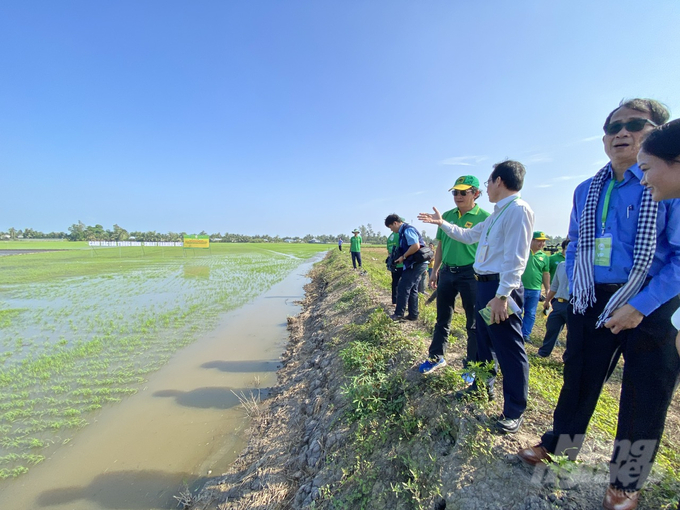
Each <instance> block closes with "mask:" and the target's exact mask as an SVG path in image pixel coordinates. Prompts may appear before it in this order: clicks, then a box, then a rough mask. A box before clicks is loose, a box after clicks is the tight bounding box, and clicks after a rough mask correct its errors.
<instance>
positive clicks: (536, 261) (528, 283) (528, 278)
mask: <svg viewBox="0 0 680 510" xmlns="http://www.w3.org/2000/svg"><path fill="white" fill-rule="evenodd" d="M549 265H550V262H549V261H548V256H547V255H546V254H545V252H543V251H541V250H538V251H537V252H536V253H532V252H531V248H530V249H529V259H528V260H527V267H526V268H525V269H524V273H523V274H522V285H524V288H525V289H529V290H541V285H543V273H547V272H548V269H549Z"/></svg>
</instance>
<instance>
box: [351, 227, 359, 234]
mask: <svg viewBox="0 0 680 510" xmlns="http://www.w3.org/2000/svg"><path fill="white" fill-rule="evenodd" d="M360 232H361V231H360V230H359V229H356V228H355V229H354V230H352V234H359V233H360Z"/></svg>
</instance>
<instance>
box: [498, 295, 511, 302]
mask: <svg viewBox="0 0 680 510" xmlns="http://www.w3.org/2000/svg"><path fill="white" fill-rule="evenodd" d="M496 297H497V298H498V299H500V300H501V301H507V300H508V296H501V295H500V294H496Z"/></svg>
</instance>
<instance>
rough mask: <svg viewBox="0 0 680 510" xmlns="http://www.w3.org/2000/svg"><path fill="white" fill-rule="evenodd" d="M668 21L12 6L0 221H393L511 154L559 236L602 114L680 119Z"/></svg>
mask: <svg viewBox="0 0 680 510" xmlns="http://www.w3.org/2000/svg"><path fill="white" fill-rule="evenodd" d="M679 26H680V2H678V0H665V1H664V0H655V1H653V2H649V3H646V4H643V3H640V1H629V0H619V1H615V2H613V1H597V2H593V1H580V0H579V1H549V2H548V1H545V0H535V1H524V0H519V1H516V2H505V1H484V2H469V1H463V0H460V1H454V0H447V1H434V0H433V1H422V2H415V1H412V0H408V1H400V0H389V1H387V0H385V1H377V0H361V1H359V0H350V1H339V0H338V1H325V0H309V1H306V0H305V1H298V0H286V1H274V0H256V1H252V0H242V1H235V0H229V1H226V0H219V1H191V2H189V1H186V0H182V1H173V0H153V1H145V0H134V1H133V0H116V1H112V0H110V1H92V0H87V1H84V0H82V1H69V0H60V1H52V0H44V1H31V0H5V1H3V2H2V4H0V69H1V71H0V190H1V191H2V195H1V196H0V204H1V205H0V230H6V229H8V228H9V227H15V228H17V229H18V228H26V227H31V228H35V229H37V230H40V231H45V232H48V231H52V230H58V231H61V230H64V231H65V230H66V229H67V228H68V227H69V226H70V225H71V224H72V223H75V222H77V221H78V220H81V221H83V222H84V223H86V224H88V225H94V224H96V223H99V224H102V225H103V226H104V227H105V228H112V226H113V224H114V223H118V224H119V225H120V226H122V227H123V228H126V229H128V230H141V231H147V230H156V231H159V232H167V231H175V232H178V231H186V232H189V233H196V232H199V231H201V230H206V231H207V232H209V233H214V232H218V231H219V232H222V233H224V232H225V231H228V232H233V233H243V234H271V235H274V234H279V235H300V236H302V235H305V234H308V233H311V234H324V233H330V234H337V233H340V232H344V233H349V232H350V231H351V230H352V229H353V228H354V227H356V226H359V225H361V224H364V225H365V224H369V223H370V224H371V225H372V226H373V227H374V229H376V230H378V229H379V230H380V231H381V232H385V233H387V229H385V228H384V227H383V220H384V218H385V216H386V215H387V214H389V213H391V212H397V213H399V214H401V215H402V216H404V217H406V218H407V220H411V219H415V216H416V214H417V213H418V212H420V211H429V210H430V208H431V206H433V205H436V206H437V207H439V208H440V209H449V208H451V207H453V201H452V197H451V195H450V194H449V193H448V192H447V190H448V189H449V188H450V187H451V186H452V184H453V182H454V180H455V179H456V177H458V176H459V175H463V174H468V173H469V174H473V175H476V176H478V177H479V178H480V180H485V179H486V178H487V177H488V175H489V173H490V171H491V165H492V164H493V163H495V162H498V161H500V160H503V159H505V158H512V159H518V160H519V161H522V162H523V163H524V164H525V165H526V167H527V177H526V181H525V188H524V190H523V193H522V194H523V197H524V198H525V199H526V200H527V201H528V202H529V203H530V204H531V206H532V207H533V209H534V211H535V213H536V228H537V229H541V230H544V231H546V232H547V233H548V234H551V235H565V234H566V228H567V222H568V216H569V210H570V207H571V197H572V191H573V189H574V187H575V185H576V184H577V183H578V182H580V181H581V180H583V179H584V178H585V177H587V176H590V175H592V174H594V173H595V171H596V170H597V169H598V168H599V167H601V166H602V165H603V164H604V163H605V162H606V156H605V154H604V152H603V150H602V143H601V140H600V138H601V134H602V131H601V126H602V123H603V121H604V119H605V117H606V115H607V114H608V113H609V111H610V110H611V109H613V108H614V107H615V106H616V105H617V104H618V102H619V101H620V100H621V99H622V98H624V97H625V98H631V97H636V96H641V97H653V98H656V99H659V100H661V101H663V102H664V103H666V104H667V105H668V106H669V107H670V108H671V111H672V112H673V118H675V117H676V116H677V115H678V114H680V86H679V85H680V66H679V65H678V62H679V58H680V37H678V27H679ZM480 204H481V205H483V206H485V207H487V208H489V207H490V206H489V203H488V201H487V200H486V199H485V198H484V199H482V200H481V201H480ZM416 225H417V226H419V227H423V228H424V230H425V231H428V233H429V234H430V235H433V234H434V230H433V227H432V226H425V225H423V224H420V223H419V222H417V221H416Z"/></svg>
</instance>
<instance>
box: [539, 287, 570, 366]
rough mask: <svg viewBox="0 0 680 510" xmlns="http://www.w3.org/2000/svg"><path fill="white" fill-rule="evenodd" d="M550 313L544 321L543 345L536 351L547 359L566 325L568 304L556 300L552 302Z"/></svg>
mask: <svg viewBox="0 0 680 510" xmlns="http://www.w3.org/2000/svg"><path fill="white" fill-rule="evenodd" d="M552 308H553V309H552V312H550V315H548V320H547V321H545V337H544V338H543V345H541V348H540V349H538V355H539V356H543V357H545V358H547V357H548V356H550V353H551V352H552V351H553V349H554V348H555V344H556V343H557V337H558V336H560V333H562V330H563V329H564V326H565V324H566V323H567V309H568V308H569V303H568V302H566V301H563V302H560V301H558V300H557V298H555V299H553V301H552Z"/></svg>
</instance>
